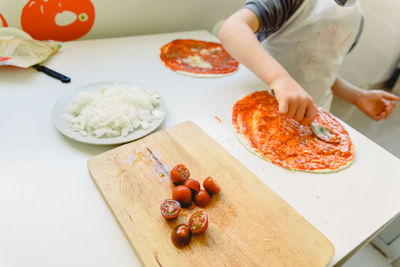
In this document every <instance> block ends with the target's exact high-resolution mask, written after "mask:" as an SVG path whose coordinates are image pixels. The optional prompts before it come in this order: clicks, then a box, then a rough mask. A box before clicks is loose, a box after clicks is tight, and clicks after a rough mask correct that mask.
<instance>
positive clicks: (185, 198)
mask: <svg viewBox="0 0 400 267" xmlns="http://www.w3.org/2000/svg"><path fill="white" fill-rule="evenodd" d="M172 198H173V199H175V200H176V201H178V202H179V203H181V205H182V206H185V207H188V206H190V204H192V191H190V189H189V187H187V186H186V185H178V186H177V187H175V188H174V190H173V191H172Z"/></svg>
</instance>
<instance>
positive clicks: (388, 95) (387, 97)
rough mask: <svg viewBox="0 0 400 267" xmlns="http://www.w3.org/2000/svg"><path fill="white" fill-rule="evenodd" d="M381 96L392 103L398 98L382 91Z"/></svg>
mask: <svg viewBox="0 0 400 267" xmlns="http://www.w3.org/2000/svg"><path fill="white" fill-rule="evenodd" d="M382 96H383V98H384V99H386V100H392V101H397V100H399V97H398V96H397V95H394V94H391V93H388V92H385V91H382Z"/></svg>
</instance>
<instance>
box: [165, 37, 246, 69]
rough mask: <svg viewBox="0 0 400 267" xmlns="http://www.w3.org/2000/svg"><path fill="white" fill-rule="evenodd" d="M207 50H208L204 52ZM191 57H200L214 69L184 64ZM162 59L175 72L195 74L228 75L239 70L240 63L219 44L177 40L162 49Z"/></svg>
mask: <svg viewBox="0 0 400 267" xmlns="http://www.w3.org/2000/svg"><path fill="white" fill-rule="evenodd" d="M204 49H206V50H207V51H206V50H204ZM189 56H199V57H201V58H202V59H203V60H205V61H207V62H208V63H210V64H211V66H212V68H201V67H192V66H190V65H189V64H188V63H186V62H184V59H186V58H188V57H189ZM160 58H161V60H162V61H163V62H164V64H165V65H166V66H167V67H168V68H170V69H172V70H174V71H184V72H190V73H195V74H227V73H231V72H234V71H236V70H237V68H238V66H239V62H238V61H236V60H235V59H234V58H232V57H231V56H230V55H229V54H228V52H226V50H225V49H224V48H223V47H222V45H221V44H219V43H214V42H207V41H200V40H193V39H177V40H174V41H172V42H170V43H168V44H166V45H164V46H162V47H161V53H160Z"/></svg>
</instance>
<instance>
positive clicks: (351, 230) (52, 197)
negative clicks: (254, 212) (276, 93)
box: [0, 31, 400, 267]
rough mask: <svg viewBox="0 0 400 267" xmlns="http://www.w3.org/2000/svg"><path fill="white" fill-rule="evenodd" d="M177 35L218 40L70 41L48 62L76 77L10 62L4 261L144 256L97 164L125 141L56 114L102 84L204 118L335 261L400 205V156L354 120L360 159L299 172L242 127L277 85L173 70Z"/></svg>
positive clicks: (1, 204) (0, 178) (0, 79)
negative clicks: (249, 104) (110, 201)
mask: <svg viewBox="0 0 400 267" xmlns="http://www.w3.org/2000/svg"><path fill="white" fill-rule="evenodd" d="M175 38H197V39H203V40H212V41H216V40H217V39H216V38H215V37H214V36H212V35H211V34H210V33H208V32H206V31H192V32H181V33H170V34H160V35H146V36H136V37H126V38H117V39H103V40H86V41H76V42H70V43H65V44H63V46H62V49H61V50H60V52H59V53H58V54H56V55H54V56H53V57H52V58H50V59H49V60H48V62H47V63H46V64H45V65H46V66H48V67H50V68H52V69H54V70H56V71H59V72H61V73H64V74H66V75H68V76H70V77H71V78H72V82H71V83H70V84H62V83H61V82H59V81H58V80H55V79H53V78H50V77H48V76H46V75H45V74H42V73H39V72H37V71H35V70H34V69H17V68H12V67H0V110H1V112H0V114H1V130H0V144H1V147H0V170H1V175H0V266H8V267H15V266H37V267H44V266H68V267H70V266H85V267H89V266H96V267H100V266H121V267H123V266H139V265H140V261H139V259H138V258H137V256H136V255H135V252H134V250H133V249H132V248H131V246H130V245H129V243H128V241H127V239H126V238H125V236H124V234H123V232H122V230H121V229H120V227H119V225H118V223H117V222H116V220H115V218H114V217H113V215H112V213H111V212H110V210H109V208H108V207H107V205H106V203H105V201H104V200H103V199H102V197H101V195H100V193H99V192H98V190H97V188H96V186H95V184H94V183H93V181H92V180H91V178H90V176H89V173H88V171H87V168H86V161H87V160H88V159H90V158H91V157H93V156H94V155H96V154H99V153H102V152H104V151H107V150H109V149H111V148H113V147H114V146H94V145H86V144H81V143H78V142H75V141H72V140H70V139H68V138H66V137H64V136H63V135H61V134H60V133H59V132H58V131H57V130H56V129H55V127H54V126H53V124H52V121H51V117H50V114H51V111H52V108H53V105H54V104H55V102H56V101H57V99H58V98H59V97H60V96H62V95H63V94H64V93H65V92H68V91H69V90H72V89H73V88H76V87H78V86H81V85H85V84H88V83H93V82H98V81H131V82H137V83H138V84H141V85H146V86H148V87H150V88H153V89H154V90H156V91H157V92H158V93H159V94H160V95H161V97H162V98H164V100H165V101H166V103H167V109H168V113H167V117H166V120H165V122H164V123H163V124H162V126H161V128H166V127H169V126H172V125H175V124H178V123H180V122H183V121H186V120H191V121H194V122H195V123H196V124H198V125H199V126H200V127H201V128H202V129H203V130H205V131H206V132H207V133H208V134H209V135H210V136H211V137H213V138H214V139H215V140H216V141H217V142H218V143H220V144H221V145H222V146H223V147H224V148H225V149H226V150H227V151H229V152H230V153H231V154H232V155H233V156H234V157H236V158H237V159H239V160H240V161H241V162H242V163H243V164H244V165H245V166H247V167H248V168H249V169H250V170H251V171H252V172H253V173H254V174H255V175H257V176H258V177H259V178H260V179H261V180H262V181H263V182H264V183H265V184H266V185H268V186H269V187H270V188H272V189H273V190H274V191H275V192H277V193H278V194H279V195H280V196H281V197H282V198H283V199H284V200H286V201H287V202H288V203H289V204H290V205H291V206H292V207H294V208H295V209H296V210H297V211H298V212H299V213H300V214H302V215H303V216H304V217H305V218H306V219H307V220H309V221H310V222H311V223H312V224H313V225H314V226H315V227H316V228H317V229H319V230H320V231H321V232H322V233H323V234H324V235H325V236H326V237H327V238H328V239H329V240H330V241H331V242H332V243H333V245H334V246H335V249H336V253H335V256H334V258H333V260H332V261H331V262H330V264H329V265H334V264H335V263H337V262H338V261H339V260H341V259H342V258H343V257H344V256H345V255H346V254H348V253H350V252H351V251H352V250H354V249H355V248H356V247H357V246H358V245H359V244H361V243H362V242H363V241H364V240H366V239H367V238H368V237H369V236H370V235H372V234H373V233H374V232H376V231H377V230H378V229H379V228H381V227H382V226H383V225H384V224H385V223H387V222H388V221H389V220H390V219H391V218H393V217H394V216H396V215H397V214H398V213H399V211H400V195H399V194H398V190H399V188H400V174H399V171H398V170H399V166H400V160H399V159H397V158H396V157H394V156H393V155H391V154H390V153H388V152H387V151H385V150H384V149H382V148H381V147H379V146H378V145H376V144H375V143H373V142H372V141H371V140H369V139H367V138H366V137H364V136H363V135H361V134H360V133H358V132H356V131H355V130H353V129H352V128H351V127H349V126H347V125H346V128H347V130H348V131H349V133H350V135H351V137H352V139H353V141H354V144H355V149H356V152H357V157H356V159H355V162H354V163H353V165H352V166H350V167H349V168H347V169H345V170H343V171H340V172H338V173H332V174H310V173H304V172H291V171H287V170H285V169H283V168H281V167H278V166H275V165H272V164H270V163H267V162H265V161H263V160H261V159H259V158H258V157H256V156H255V155H253V154H251V153H249V152H248V151H247V150H246V149H245V148H244V147H243V146H242V145H241V144H240V143H239V142H238V141H237V140H236V139H235V137H234V135H233V130H232V127H231V107H232V106H233V104H234V103H235V102H236V101H237V100H238V99H240V98H242V97H243V96H245V95H247V94H249V93H251V92H253V91H255V90H260V89H265V88H266V86H265V85H263V84H262V83H261V82H260V80H259V79H258V78H256V77H255V76H254V75H253V74H252V73H250V71H249V70H247V69H246V68H245V67H243V66H240V69H239V71H238V72H237V73H235V74H234V75H231V76H228V77H224V78H218V79H204V78H192V77H187V76H183V75H179V74H175V73H173V72H172V71H170V70H169V69H166V68H165V67H164V66H162V65H161V64H160V61H159V59H158V56H157V55H158V51H159V48H160V47H161V46H162V45H163V44H165V43H167V42H169V41H170V40H173V39H175ZM215 116H218V117H219V118H221V119H222V123H219V122H218V121H217V119H216V118H215ZM265 204H266V205H268V203H265Z"/></svg>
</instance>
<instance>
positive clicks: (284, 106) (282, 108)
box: [279, 101, 289, 114]
mask: <svg viewBox="0 0 400 267" xmlns="http://www.w3.org/2000/svg"><path fill="white" fill-rule="evenodd" d="M288 111H289V103H288V102H287V101H281V102H280V103H279V113H281V114H287V113H288Z"/></svg>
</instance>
